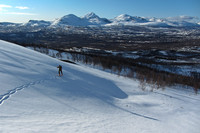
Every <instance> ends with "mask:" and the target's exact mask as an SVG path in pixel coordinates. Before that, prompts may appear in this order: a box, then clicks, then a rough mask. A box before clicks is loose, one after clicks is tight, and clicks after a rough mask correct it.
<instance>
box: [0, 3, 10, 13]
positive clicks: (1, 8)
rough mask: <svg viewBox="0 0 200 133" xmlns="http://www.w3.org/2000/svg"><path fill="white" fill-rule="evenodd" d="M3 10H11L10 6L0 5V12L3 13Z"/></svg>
mask: <svg viewBox="0 0 200 133" xmlns="http://www.w3.org/2000/svg"><path fill="white" fill-rule="evenodd" d="M4 8H12V6H10V5H2V4H0V11H4Z"/></svg>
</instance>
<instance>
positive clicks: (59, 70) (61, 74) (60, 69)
mask: <svg viewBox="0 0 200 133" xmlns="http://www.w3.org/2000/svg"><path fill="white" fill-rule="evenodd" d="M57 68H58V74H59V76H63V72H62V66H61V65H59V66H58V67H57Z"/></svg>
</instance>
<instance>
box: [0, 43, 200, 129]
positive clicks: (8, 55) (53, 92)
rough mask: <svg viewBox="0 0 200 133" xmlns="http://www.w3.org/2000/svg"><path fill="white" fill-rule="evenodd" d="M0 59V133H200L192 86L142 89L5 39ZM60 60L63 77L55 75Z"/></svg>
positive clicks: (199, 108) (199, 110)
mask: <svg viewBox="0 0 200 133" xmlns="http://www.w3.org/2000/svg"><path fill="white" fill-rule="evenodd" d="M0 58H1V59H0V82H1V88H0V132H1V133H11V132H23V133H29V132H39V133H50V132H52V133H66V132H70V133H94V132H95V133H98V132H99V133H133V132H134V133H199V131H200V127H199V125H200V96H199V95H198V94H195V93H194V92H193V91H192V90H185V89H182V88H167V89H166V90H155V91H153V92H152V91H148V89H147V90H145V91H143V90H141V89H140V88H139V86H140V83H139V82H138V81H137V80H131V79H128V78H124V77H119V76H117V75H114V74H110V73H106V72H103V71H100V70H96V69H92V68H88V67H85V66H81V65H75V64H69V63H65V62H61V61H59V60H56V59H54V58H51V57H49V56H47V55H43V54H40V53H37V52H35V51H33V50H30V49H26V48H24V47H21V46H18V45H15V44H12V43H8V42H4V41H0ZM59 64H60V65H62V66H63V73H64V76H62V77H59V76H58V75H57V68H56V67H57V66H58V65H59ZM147 88H148V87H147Z"/></svg>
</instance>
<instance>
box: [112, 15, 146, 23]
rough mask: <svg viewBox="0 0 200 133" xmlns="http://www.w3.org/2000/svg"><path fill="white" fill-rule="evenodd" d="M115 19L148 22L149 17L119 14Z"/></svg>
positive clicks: (118, 20)
mask: <svg viewBox="0 0 200 133" xmlns="http://www.w3.org/2000/svg"><path fill="white" fill-rule="evenodd" d="M114 21H117V22H132V23H138V22H139V23H144V22H148V20H147V19H145V18H142V17H138V16H130V15H128V14H121V15H119V16H117V17H116V18H115V19H114Z"/></svg>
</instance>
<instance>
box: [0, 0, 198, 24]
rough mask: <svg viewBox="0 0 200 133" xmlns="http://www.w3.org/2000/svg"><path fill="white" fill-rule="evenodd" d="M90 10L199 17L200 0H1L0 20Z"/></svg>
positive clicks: (102, 14)
mask: <svg viewBox="0 0 200 133" xmlns="http://www.w3.org/2000/svg"><path fill="white" fill-rule="evenodd" d="M89 12H94V13H96V14H97V15H99V16H100V17H106V18H114V17H116V16H118V15H120V14H129V15H132V16H142V17H158V18H163V17H175V16H180V15H185V16H193V17H199V18H200V0H0V22H27V21H28V20H30V19H38V20H50V21H52V20H54V19H56V18H59V17H62V16H64V15H67V14H75V15H77V16H79V17H80V16H84V15H85V14H87V13H89Z"/></svg>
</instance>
